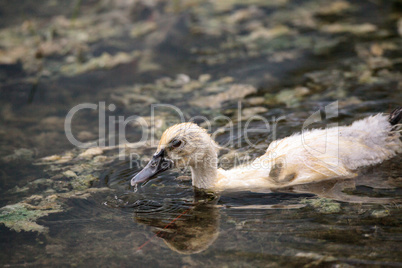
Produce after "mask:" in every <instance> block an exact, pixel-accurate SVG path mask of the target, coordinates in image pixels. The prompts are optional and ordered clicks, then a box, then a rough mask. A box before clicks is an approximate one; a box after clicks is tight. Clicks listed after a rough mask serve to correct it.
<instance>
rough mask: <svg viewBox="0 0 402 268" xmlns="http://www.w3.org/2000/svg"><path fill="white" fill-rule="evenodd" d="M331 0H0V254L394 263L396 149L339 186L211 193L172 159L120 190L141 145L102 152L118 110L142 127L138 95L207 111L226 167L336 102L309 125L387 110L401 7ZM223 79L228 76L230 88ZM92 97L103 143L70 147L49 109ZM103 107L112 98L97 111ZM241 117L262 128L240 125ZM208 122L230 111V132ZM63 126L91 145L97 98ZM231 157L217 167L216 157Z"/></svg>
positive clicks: (79, 260)
mask: <svg viewBox="0 0 402 268" xmlns="http://www.w3.org/2000/svg"><path fill="white" fill-rule="evenodd" d="M331 3H332V4H329V2H327V1H320V0H311V1H291V0H289V1H287V0H275V1H269V3H268V2H267V3H266V2H264V1H258V0H255V1H249V4H244V3H242V2H241V1H235V0H233V1H232V0H231V1H229V0H228V1H222V2H221V3H220V4H219V3H214V2H209V1H201V0H200V1H182V2H181V1H167V2H165V1H155V2H154V3H153V4H152V3H150V2H147V1H135V2H132V1H101V2H99V3H98V2H93V1H75V2H74V3H73V2H71V3H70V2H66V1H38V4H37V6H32V5H31V4H29V3H28V2H26V3H25V2H24V3H19V4H18V5H17V4H1V5H0V14H6V16H4V17H3V16H2V19H1V23H0V27H2V28H1V29H0V30H1V34H0V36H3V37H1V38H0V112H1V118H0V122H1V124H0V137H1V143H0V148H1V150H0V174H1V175H0V191H1V192H2V194H1V197H0V206H1V207H3V208H1V214H0V221H1V222H2V224H0V237H1V242H0V247H1V251H0V263H1V264H2V265H4V266H6V267H7V266H25V265H33V266H88V265H96V266H108V267H109V266H136V267H144V266H149V267H159V266H161V267H177V266H187V267H188V266H190V267H193V266H194V267H212V266H213V267H216V266H218V267H223V266H230V267H231V266H238V267H260V266H272V267H283V266H303V265H306V266H310V267H315V266H319V267H321V266H324V267H333V266H336V265H351V266H365V265H370V266H400V265H402V258H401V249H400V247H399V244H400V243H401V240H402V225H401V224H402V222H401V221H402V210H401V197H402V180H401V175H402V172H401V171H402V169H401V166H400V163H401V160H402V156H401V155H399V156H396V157H394V158H393V159H391V160H388V161H385V162H384V163H382V164H381V165H377V166H373V167H367V168H362V169H360V170H358V176H357V177H356V178H354V179H350V180H332V181H327V182H322V183H316V184H309V185H299V186H294V187H288V188H283V189H277V190H274V191H271V190H266V189H265V190H264V191H261V192H259V193H256V192H251V191H247V189H244V191H242V192H223V193H221V194H220V195H219V196H217V195H215V194H212V193H205V192H199V191H197V190H195V189H193V187H192V186H191V182H190V181H188V180H185V179H184V180H180V179H177V177H178V176H183V175H186V176H188V175H189V173H188V171H180V170H174V171H172V172H168V173H164V174H161V175H159V176H158V177H157V178H156V179H154V180H151V181H150V182H148V183H147V184H146V185H138V187H137V190H136V191H134V188H133V187H131V186H130V185H129V181H130V179H131V178H132V176H133V175H134V174H136V173H137V172H138V171H139V169H140V167H138V166H136V167H133V168H131V167H130V162H129V161H128V158H127V155H128V154H130V153H132V154H138V155H139V156H141V157H142V160H143V162H146V160H148V159H149V157H150V156H151V155H152V154H153V152H154V149H155V148H154V147H151V148H149V147H148V146H140V147H137V148H134V149H128V150H127V151H124V152H123V154H125V155H126V157H125V158H124V160H122V159H119V157H118V156H119V154H118V153H119V148H114V149H113V148H111V145H112V144H113V142H114V143H117V142H118V141H119V138H121V136H119V135H118V134H121V133H120V132H119V128H118V122H117V120H118V116H124V118H127V117H128V116H132V115H137V116H142V117H144V118H145V119H146V120H148V117H149V116H150V114H151V104H152V103H165V104H171V105H175V106H176V107H178V108H179V109H180V110H181V111H182V112H183V115H184V117H185V119H186V120H188V119H190V118H191V117H193V116H197V115H201V116H204V117H205V118H207V119H210V120H211V121H212V119H213V118H215V117H217V116H221V118H220V119H219V120H215V121H212V124H211V132H215V131H218V132H217V133H218V134H217V135H216V140H217V142H218V143H219V144H221V145H225V144H229V146H227V147H226V148H225V149H223V150H222V151H221V153H220V157H221V159H223V158H224V157H229V158H230V157H232V156H233V155H232V154H233V153H237V154H238V155H239V156H240V157H241V158H240V160H244V159H246V160H247V159H248V158H247V157H250V158H251V159H253V158H255V157H257V156H259V155H261V154H262V153H263V152H264V151H265V149H266V148H267V146H268V145H269V143H270V142H271V141H273V140H275V139H277V138H283V137H286V136H288V135H290V134H292V133H294V132H298V131H300V130H301V128H302V125H303V123H304V121H305V120H306V118H308V117H309V116H310V115H312V114H313V113H314V112H316V111H318V110H319V109H323V108H324V107H325V106H327V105H328V104H330V103H333V102H334V101H338V103H337V105H338V108H339V109H338V114H337V116H336V117H334V118H327V119H323V120H322V121H321V122H319V123H315V124H314V125H312V127H325V126H327V125H328V124H331V123H338V124H339V125H345V124H349V123H351V122H353V121H354V120H356V119H360V118H363V117H365V116H368V115H372V114H375V113H378V112H390V111H391V110H392V109H393V108H394V107H396V106H398V105H401V103H402V75H401V66H402V65H401V62H402V61H401V59H402V49H401V48H402V41H401V34H402V20H401V14H402V5H401V3H400V2H399V1H396V0H395V1H385V0H384V1H370V2H367V1H335V2H331ZM398 27H399V28H398ZM398 31H399V32H398ZM105 53H107V54H105ZM119 53H123V54H119ZM117 55H120V56H117ZM180 74H185V75H180ZM163 77H164V78H163ZM234 84H240V85H242V86H240V87H239V88H238V90H237V91H232V92H231V91H230V89H231V88H232V87H233V85H234ZM248 85H251V86H253V87H254V88H251V89H250V87H249V86H248ZM227 92H231V93H230V94H227ZM237 92H240V93H244V94H240V93H239V94H240V97H236V96H234V95H236V94H237ZM225 93H226V95H225ZM209 95H214V96H215V97H213V98H208V96H209ZM227 95H229V97H227ZM100 102H105V105H106V106H105V107H106V111H105V115H106V123H107V124H109V123H110V124H111V126H112V127H111V128H109V125H108V127H107V128H106V132H105V137H106V141H104V142H105V145H106V146H109V147H107V149H102V151H101V152H97V153H94V154H93V155H86V156H82V153H83V152H85V150H84V149H78V148H75V147H74V146H73V145H72V144H71V143H70V142H69V141H68V139H67V138H66V134H65V130H64V119H65V117H66V115H67V113H68V111H69V110H70V109H71V108H73V107H74V106H75V105H78V104H81V103H93V104H97V105H101V104H100ZM109 104H114V105H115V107H116V109H115V110H114V111H110V110H107V108H109V107H110V106H109ZM239 105H240V106H241V111H240V113H241V118H240V117H239V114H238V112H239ZM255 114H258V115H260V116H262V117H264V118H266V119H267V120H268V121H269V124H270V126H271V129H270V130H269V131H268V132H266V133H262V134H261V133H257V132H251V131H250V132H247V136H246V135H245V133H244V132H238V130H239V129H240V130H243V129H244V128H245V126H246V124H247V118H248V116H251V115H255ZM223 116H226V117H227V118H230V119H231V120H233V122H234V128H233V133H231V132H230V128H229V127H228V125H227V121H225V120H224V119H222V118H223ZM111 117H113V118H114V119H115V120H116V121H115V122H114V123H113V122H112V123H111V122H110V121H111ZM281 117H282V119H281V120H280V121H278V122H277V123H276V126H277V127H276V128H274V127H273V126H274V124H275V121H277V120H278V118H281ZM155 118H156V123H155V125H156V126H157V127H156V132H155V136H156V138H158V137H159V136H160V134H161V131H163V129H165V128H166V127H167V126H169V125H171V124H173V123H175V122H177V121H178V117H177V114H175V113H174V112H172V110H169V109H162V108H161V109H160V110H157V112H156V117H155ZM73 119H74V120H73V125H72V130H73V134H74V135H75V137H78V139H79V140H80V141H83V142H94V141H95V142H96V141H99V138H100V137H99V133H102V132H101V131H102V129H99V109H97V110H89V109H87V110H85V111H82V112H80V113H79V115H78V114H77V116H75V117H73ZM195 121H196V122H198V123H200V124H202V123H203V121H204V120H203V119H202V118H201V117H199V118H196V119H195ZM203 126H207V125H205V124H204V125H203ZM249 126H250V127H253V128H257V129H264V127H266V124H264V122H263V121H261V120H255V121H252V122H251V124H250V125H249ZM274 129H275V132H274ZM113 130H114V132H115V134H116V136H113ZM141 134H142V133H141V129H140V128H139V127H138V126H137V125H135V124H131V125H128V126H127V131H126V138H127V140H128V141H129V142H137V141H138V140H139V139H140V137H141ZM231 134H233V135H231ZM109 137H112V138H111V139H109ZM247 140H249V141H251V142H252V143H253V144H255V145H258V146H251V145H250V144H248V143H247ZM101 142H102V141H101ZM50 155H55V156H54V157H53V158H51V159H50V160H49V159H48V160H43V159H42V158H43V157H46V156H50ZM230 159H231V158H230ZM234 160H236V159H233V161H230V162H229V163H221V165H222V167H225V168H231V167H233V165H234V163H235V161H234ZM13 204H17V205H18V206H16V207H13V210H10V209H9V207H8V208H7V209H4V207H5V206H6V205H9V206H10V205H11V206H12V205H13ZM21 206H22V207H21ZM10 211H11V212H10ZM5 222H6V223H7V224H8V225H7V224H4V223H5ZM33 223H35V224H33Z"/></svg>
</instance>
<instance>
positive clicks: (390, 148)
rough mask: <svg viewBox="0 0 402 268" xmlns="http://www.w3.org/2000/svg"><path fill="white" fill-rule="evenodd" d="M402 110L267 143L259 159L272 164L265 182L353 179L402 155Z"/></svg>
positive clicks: (295, 182)
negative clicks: (360, 171)
mask: <svg viewBox="0 0 402 268" xmlns="http://www.w3.org/2000/svg"><path fill="white" fill-rule="evenodd" d="M401 117H402V108H398V109H396V110H395V111H394V112H393V113H391V115H390V116H386V115H384V114H378V115H375V116H370V117H367V118H364V119H362V120H359V121H356V122H354V123H353V124H352V125H350V126H344V127H333V128H328V129H316V130H309V131H304V132H302V133H301V134H296V135H292V136H290V137H287V138H284V139H282V140H279V141H275V142H273V143H272V144H270V146H269V148H268V150H267V152H266V154H264V155H263V156H262V157H261V158H259V159H257V160H258V161H261V159H267V160H269V161H271V162H272V164H271V168H270V170H269V176H268V179H269V180H270V181H272V182H275V183H276V184H277V185H278V186H288V185H295V184H301V183H309V182H315V181H320V180H325V179H330V178H334V177H353V176H355V173H354V171H355V170H356V169H357V168H359V167H362V166H368V165H374V164H379V163H381V162H383V161H384V160H387V159H390V158H391V157H393V156H395V155H396V154H398V153H400V152H402V142H401V140H400V137H401V125H400V124H399V122H400V121H401Z"/></svg>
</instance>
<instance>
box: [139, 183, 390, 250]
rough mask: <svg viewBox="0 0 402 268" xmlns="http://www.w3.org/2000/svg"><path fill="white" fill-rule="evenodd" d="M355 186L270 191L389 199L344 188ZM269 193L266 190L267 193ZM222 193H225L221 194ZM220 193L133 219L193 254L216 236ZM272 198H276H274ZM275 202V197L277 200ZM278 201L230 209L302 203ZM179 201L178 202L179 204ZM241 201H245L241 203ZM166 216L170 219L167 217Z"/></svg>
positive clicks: (344, 198) (318, 185)
mask: <svg viewBox="0 0 402 268" xmlns="http://www.w3.org/2000/svg"><path fill="white" fill-rule="evenodd" d="M355 187H356V183H355V181H354V180H337V181H336V180H331V181H324V182H319V183H312V184H305V185H298V186H294V187H288V188H282V189H277V190H275V191H273V192H282V193H302V194H314V195H316V196H318V197H320V198H330V199H333V200H337V201H341V202H348V203H377V204H384V203H387V202H390V200H392V199H391V198H373V197H368V196H357V195H349V194H347V193H346V192H347V191H346V190H351V189H354V188H355ZM267 193H268V192H267ZM222 194H223V195H225V193H222ZM219 198H220V196H218V195H216V194H212V193H205V192H198V191H196V192H195V194H194V199H193V200H192V201H191V202H178V201H177V200H174V199H173V200H169V201H165V202H167V203H165V204H164V208H162V209H159V210H153V211H152V213H149V211H147V210H143V211H141V210H138V211H136V212H135V216H134V219H135V221H137V222H139V223H142V224H146V225H149V226H153V227H156V230H154V232H155V233H156V235H157V236H158V237H160V238H162V239H163V241H164V242H165V243H166V245H167V246H168V247H169V248H170V249H172V250H173V251H175V252H178V253H181V254H195V253H200V252H202V251H204V250H206V249H207V248H208V247H209V246H211V245H212V244H213V243H214V242H215V240H216V239H217V238H218V235H219V224H220V209H219V207H220V206H217V202H218V200H219ZM273 199H275V197H273ZM277 201H278V200H277ZM288 201H290V203H291V204H289V202H282V203H280V204H278V203H275V204H269V205H267V204H261V203H260V204H255V205H253V206H244V205H241V204H240V205H239V206H236V205H234V206H233V205H230V207H231V209H245V208H246V207H247V209H250V207H252V208H253V209H278V208H279V209H280V208H281V209H298V208H301V207H303V206H305V205H303V204H300V202H299V198H296V199H295V201H296V203H295V202H293V201H292V200H288ZM178 204H179V205H178ZM242 204H244V203H242ZM167 219H169V220H167Z"/></svg>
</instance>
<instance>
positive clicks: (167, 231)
mask: <svg viewBox="0 0 402 268" xmlns="http://www.w3.org/2000/svg"><path fill="white" fill-rule="evenodd" d="M218 199H219V196H217V195H214V194H210V193H204V192H198V191H197V192H196V193H195V195H194V201H193V202H192V204H185V205H183V206H182V207H181V208H179V209H177V211H176V212H175V213H173V217H174V218H173V219H171V221H170V222H167V221H166V217H164V215H162V214H164V212H163V211H160V214H161V215H160V217H155V216H157V215H155V213H154V214H153V215H152V217H149V214H148V213H141V212H140V211H138V212H136V213H135V216H134V219H135V220H136V221H137V222H139V223H143V224H147V225H149V226H153V227H156V230H154V232H155V233H156V235H157V236H158V237H160V238H162V239H163V241H164V242H165V244H166V245H167V246H168V247H169V248H170V249H171V250H173V251H176V252H178V253H181V254H194V253H199V252H202V251H204V250H206V249H207V248H208V247H209V246H210V245H212V244H213V243H214V242H215V240H216V239H217V238H218V235H219V219H220V214H219V210H218V208H217V206H216V203H217V202H218ZM170 213H171V212H170ZM169 218H170V217H169Z"/></svg>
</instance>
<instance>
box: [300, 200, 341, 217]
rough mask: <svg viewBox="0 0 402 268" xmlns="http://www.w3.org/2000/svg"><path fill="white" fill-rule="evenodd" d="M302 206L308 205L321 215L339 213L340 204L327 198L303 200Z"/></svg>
mask: <svg viewBox="0 0 402 268" xmlns="http://www.w3.org/2000/svg"><path fill="white" fill-rule="evenodd" d="M301 203H302V204H308V205H310V206H312V207H313V208H315V209H316V210H317V211H318V212H320V213H323V214H333V213H338V212H340V211H341V204H339V203H338V202H335V201H333V200H331V199H328V198H317V199H303V200H302V201H301Z"/></svg>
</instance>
